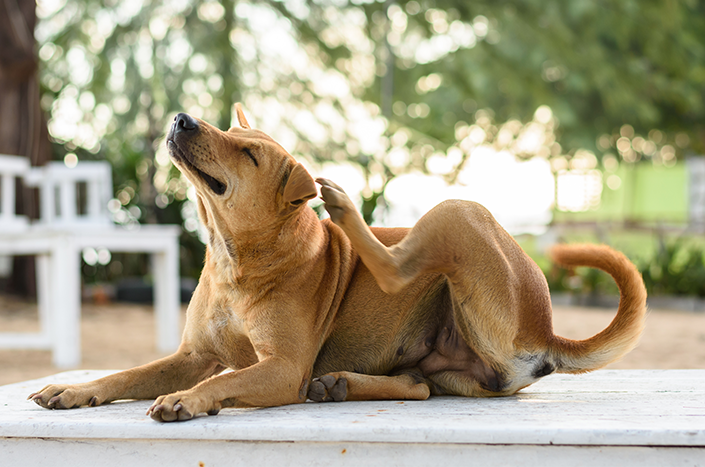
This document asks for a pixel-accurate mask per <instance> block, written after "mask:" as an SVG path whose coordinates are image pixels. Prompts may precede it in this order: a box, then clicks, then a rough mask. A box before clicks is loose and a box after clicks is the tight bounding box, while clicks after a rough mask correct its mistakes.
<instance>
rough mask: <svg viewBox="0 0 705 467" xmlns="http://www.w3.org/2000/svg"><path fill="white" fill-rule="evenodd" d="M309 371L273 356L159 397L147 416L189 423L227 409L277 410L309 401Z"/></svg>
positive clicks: (163, 420) (162, 420) (160, 419)
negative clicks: (284, 406)
mask: <svg viewBox="0 0 705 467" xmlns="http://www.w3.org/2000/svg"><path fill="white" fill-rule="evenodd" d="M305 374H306V372H305V371H304V370H302V369H300V368H297V366H296V365H294V364H293V363H292V362H290V361H287V360H285V359H283V358H277V357H269V358H267V359H265V360H262V361H260V362H259V363H256V364H255V365H252V366H250V367H247V368H244V369H242V370H236V371H233V372H231V373H225V374H223V375H220V376H217V377H215V378H210V379H208V380H206V381H204V382H202V383H200V384H199V385H197V386H195V387H193V388H191V389H188V390H185V391H180V392H176V393H174V394H169V395H166V396H161V397H159V398H158V399H157V400H156V401H155V402H154V404H152V406H151V407H150V408H149V410H148V411H147V414H148V415H150V416H151V417H152V418H153V419H154V420H157V421H160V422H173V421H177V420H178V421H181V420H189V419H191V418H193V417H195V416H196V415H198V414H201V413H207V414H209V415H215V414H217V413H218V412H219V411H220V409H221V408H225V407H236V406H237V407H275V406H279V405H286V404H295V403H300V402H304V401H306V393H307V389H308V377H307V376H305Z"/></svg>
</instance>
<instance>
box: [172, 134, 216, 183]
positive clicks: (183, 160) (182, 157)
mask: <svg viewBox="0 0 705 467" xmlns="http://www.w3.org/2000/svg"><path fill="white" fill-rule="evenodd" d="M166 144H167V147H168V148H169V154H170V155H171V157H172V158H173V159H174V160H175V161H176V162H178V163H180V164H181V165H184V166H186V167H187V168H188V169H190V170H191V171H193V172H195V173H196V174H197V175H198V176H199V177H200V178H201V180H203V181H204V182H205V184H206V185H208V187H209V188H210V189H211V191H212V192H213V193H215V194H216V195H222V194H223V193H225V190H226V189H227V188H228V186H227V185H226V184H225V183H223V182H221V181H220V180H218V179H217V178H215V177H213V176H211V175H209V174H207V173H206V172H204V171H203V170H201V169H199V168H198V167H196V166H195V165H194V164H193V162H191V161H190V160H189V158H188V157H186V154H184V152H183V151H182V150H181V148H179V146H178V145H177V144H176V142H175V141H174V140H173V139H168V140H167V142H166Z"/></svg>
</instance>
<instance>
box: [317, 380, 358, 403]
mask: <svg viewBox="0 0 705 467" xmlns="http://www.w3.org/2000/svg"><path fill="white" fill-rule="evenodd" d="M347 395H348V380H347V379H345V378H336V377H335V376H333V375H323V376H321V377H320V378H316V379H314V380H313V381H311V385H310V386H309V388H308V398H309V399H311V400H312V401H314V402H334V401H335V402H340V401H344V400H345V397H346V396H347Z"/></svg>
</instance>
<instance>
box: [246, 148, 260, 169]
mask: <svg viewBox="0 0 705 467" xmlns="http://www.w3.org/2000/svg"><path fill="white" fill-rule="evenodd" d="M243 151H244V153H245V154H247V157H249V158H250V159H251V160H252V162H253V163H254V164H255V167H259V163H258V162H257V159H256V158H255V156H254V155H252V150H251V149H250V148H244V149H243Z"/></svg>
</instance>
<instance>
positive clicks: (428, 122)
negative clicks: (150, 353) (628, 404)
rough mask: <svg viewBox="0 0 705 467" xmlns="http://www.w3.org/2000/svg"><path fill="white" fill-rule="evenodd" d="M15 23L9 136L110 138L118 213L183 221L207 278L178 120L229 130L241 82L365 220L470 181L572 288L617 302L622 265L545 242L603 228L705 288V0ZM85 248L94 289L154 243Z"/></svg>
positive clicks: (82, 147)
mask: <svg viewBox="0 0 705 467" xmlns="http://www.w3.org/2000/svg"><path fill="white" fill-rule="evenodd" d="M3 10H4V11H3ZM0 40H1V41H2V44H3V47H2V48H0V116H1V117H0V118H1V125H0V153H4V154H16V155H23V156H27V157H29V158H30V159H31V161H32V164H33V165H42V164H44V163H46V162H47V161H49V160H58V161H63V162H64V163H65V164H66V165H67V166H69V167H70V166H72V165H75V164H76V163H77V162H79V161H88V160H107V161H109V162H110V164H111V165H112V168H113V186H114V198H113V199H112V200H111V201H110V203H109V209H110V212H111V213H112V217H113V220H114V222H115V223H117V224H122V225H124V226H126V227H131V226H132V227H134V226H136V225H138V224H153V223H171V224H179V225H181V226H182V227H183V233H182V235H181V258H180V261H181V276H182V277H184V278H190V279H191V281H195V280H196V279H197V278H198V275H199V273H200V269H201V266H202V261H203V254H204V245H203V237H202V235H200V234H199V232H200V230H199V222H198V219H197V215H196V208H195V204H194V196H195V193H194V190H193V188H192V187H190V185H189V184H188V182H187V181H186V180H185V179H184V178H183V177H181V175H180V174H179V172H178V171H177V170H176V169H175V168H174V167H173V166H172V164H171V162H170V160H169V157H168V154H167V152H166V148H165V145H164V135H165V132H166V130H167V128H168V126H169V125H170V123H171V122H172V120H173V118H174V116H175V114H176V113H178V112H182V111H184V112H188V113H189V114H191V115H193V116H196V117H199V118H202V119H204V120H206V121H208V122H210V123H212V124H213V125H216V126H218V127H220V128H221V129H227V128H228V127H230V126H231V125H233V124H235V120H234V109H233V106H234V104H235V103H236V102H242V103H243V106H244V109H245V112H246V115H247V118H248V119H249V121H250V124H251V125H252V126H253V127H254V128H258V129H261V130H263V131H265V132H266V133H268V134H269V135H271V136H272V137H273V138H274V139H275V140H277V141H278V142H279V143H281V145H282V146H283V147H284V148H285V149H287V150H288V151H289V152H290V153H291V154H292V155H294V156H295V157H296V158H297V159H298V160H299V161H301V162H302V163H304V165H305V166H306V167H307V168H308V169H309V170H310V172H311V173H313V174H315V175H317V176H324V177H328V178H331V179H333V180H334V181H335V182H336V183H338V184H340V185H341V186H343V188H345V189H346V191H347V192H348V193H349V194H351V196H352V197H353V199H354V200H355V201H356V202H357V204H358V206H359V208H360V210H361V211H362V213H363V215H364V217H365V219H366V220H367V221H368V222H369V223H370V224H372V225H381V226H410V225H412V224H413V223H414V222H415V221H416V220H417V219H418V218H419V217H420V216H421V215H423V214H424V213H425V212H426V211H427V210H428V209H430V208H431V207H433V206H434V205H436V204H437V203H439V202H440V201H442V200H443V199H447V198H463V199H469V200H474V201H478V202H480V203H482V204H484V205H485V206H486V207H487V208H488V209H489V210H490V211H491V212H492V213H493V214H494V216H495V217H496V218H497V219H498V221H499V222H500V223H501V224H502V225H503V226H504V227H505V228H506V229H507V230H508V231H509V232H510V233H512V234H513V235H514V236H515V237H516V238H517V240H518V241H519V242H520V244H521V245H522V246H523V247H524V248H525V249H526V250H527V252H528V253H529V254H530V255H531V256H532V257H534V259H535V260H536V261H537V262H538V264H539V265H540V266H541V267H542V269H543V270H544V271H545V273H546V274H547V277H548V279H549V283H550V286H551V289H552V291H553V292H555V293H556V297H560V296H561V293H568V292H570V295H569V296H568V297H569V298H568V299H566V300H567V301H566V303H570V304H576V303H578V304H603V303H609V304H611V305H613V304H614V303H616V302H615V301H614V298H615V297H614V295H615V294H616V293H617V291H616V288H615V287H614V285H613V283H612V281H611V279H609V278H608V277H606V276H604V275H602V274H601V273H597V272H596V271H592V270H586V271H573V272H566V271H561V270H558V269H556V268H554V267H553V266H552V265H551V263H550V261H549V260H548V259H547V258H546V256H545V252H546V248H547V247H548V246H550V245H551V244H553V243H555V242H557V241H590V242H601V243H607V244H610V245H613V246H614V247H616V248H618V249H620V250H622V251H624V252H625V253H626V254H627V255H628V256H629V257H630V258H631V259H632V260H633V261H634V262H635V263H636V264H637V266H638V267H639V269H640V270H641V272H642V274H643V276H644V279H645V282H646V284H647V287H648V289H649V293H650V296H651V297H654V298H657V297H664V299H665V300H671V301H670V302H668V303H669V305H668V306H669V307H670V306H676V305H674V304H675V303H677V304H678V307H683V306H684V307H685V308H687V309H689V310H690V311H693V310H695V309H705V305H703V304H702V303H701V301H700V298H701V297H705V262H704V258H705V257H704V254H705V237H703V232H704V231H705V157H703V154H705V102H704V100H703V96H704V95H705V5H704V4H703V3H702V2H698V1H696V0H681V1H654V2H638V1H636V0H603V1H599V2H597V1H588V0H573V1H571V2H564V1H560V0H522V1H519V0H517V1H503V2H494V1H474V2H467V1H457V0H456V1H451V0H437V1H433V2H430V1H425V0H410V1H405V0H398V1H391V0H387V1H376V0H353V1H347V0H281V1H257V2H254V1H246V0H221V1H210V0H209V1H201V0H101V1H97V0H96V1H93V0H38V1H37V2H36V3H35V2H34V1H30V0H10V1H9V2H4V3H3V5H2V6H0ZM23 190H24V191H23V192H22V196H21V198H20V199H21V206H19V208H20V209H21V210H22V212H23V213H25V214H27V215H29V216H32V217H36V216H37V209H38V208H37V201H36V199H35V198H36V193H34V192H32V191H31V190H29V189H26V188H25V189H23ZM311 204H312V206H313V207H314V209H317V211H318V212H319V213H321V215H323V213H324V211H323V210H322V209H321V206H320V201H317V200H314V201H312V202H311ZM82 268H83V269H82V280H83V283H84V295H85V298H86V300H89V301H90V300H94V299H95V298H96V296H97V295H99V296H100V297H103V298H102V299H104V298H105V297H104V296H105V290H108V291H110V293H109V294H108V295H110V296H109V297H108V299H110V298H114V297H113V296H112V295H111V294H114V287H116V284H119V283H120V282H121V281H125V280H128V279H130V278H133V277H143V276H144V275H145V274H148V267H147V258H146V256H145V255H128V254H119V253H114V254H111V252H109V251H96V250H94V249H87V250H84V252H83V266H82ZM103 285H105V286H106V287H102V286H103ZM34 288H35V283H34V269H33V265H32V260H31V258H27V257H15V258H8V257H4V258H0V289H1V290H2V291H4V292H5V293H6V294H12V295H14V296H23V297H29V298H30V299H31V297H33V296H34V293H35V290H34ZM96 290H98V291H102V292H95V291H96ZM610 297H612V298H611V299H610ZM674 298H675V300H676V301H673V300H674ZM557 300H558V298H557ZM678 300H680V302H679V301H678ZM703 340H705V335H704V336H703Z"/></svg>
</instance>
